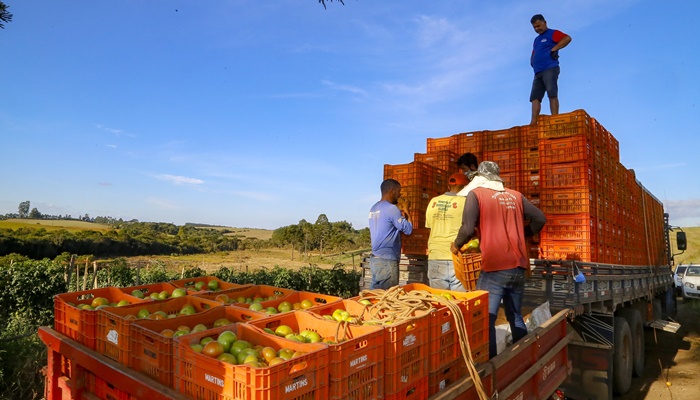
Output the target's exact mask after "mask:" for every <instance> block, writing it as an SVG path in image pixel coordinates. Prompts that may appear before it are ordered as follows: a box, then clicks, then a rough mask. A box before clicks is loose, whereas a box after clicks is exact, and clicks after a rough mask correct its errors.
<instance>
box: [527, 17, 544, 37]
mask: <svg viewBox="0 0 700 400" xmlns="http://www.w3.org/2000/svg"><path fill="white" fill-rule="evenodd" d="M530 23H531V24H532V27H533V28H534V29H535V32H537V34H538V35H541V34H543V33H545V32H546V31H547V21H545V19H544V17H543V16H542V14H535V15H533V16H532V18H530Z"/></svg>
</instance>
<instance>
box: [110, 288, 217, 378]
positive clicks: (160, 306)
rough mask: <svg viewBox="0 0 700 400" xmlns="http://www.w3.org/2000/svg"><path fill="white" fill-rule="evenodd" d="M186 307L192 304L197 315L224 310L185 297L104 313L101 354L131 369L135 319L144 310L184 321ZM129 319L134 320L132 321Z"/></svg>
mask: <svg viewBox="0 0 700 400" xmlns="http://www.w3.org/2000/svg"><path fill="white" fill-rule="evenodd" d="M186 304H191V305H192V306H193V307H194V309H195V311H196V312H197V313H201V312H203V311H206V310H210V309H212V308H215V307H223V306H222V305H221V304H220V303H218V302H215V301H211V300H206V299H201V298H198V297H195V296H182V297H176V298H174V299H168V300H163V301H158V302H153V301H149V302H146V303H142V304H134V305H130V306H125V307H112V308H107V309H102V310H99V311H98V314H97V351H98V352H99V353H101V354H104V355H106V356H107V357H109V358H111V359H113V360H115V361H118V362H120V363H122V364H124V365H126V366H127V367H130V366H131V344H132V341H131V326H132V322H133V321H135V320H136V317H135V315H136V314H137V313H138V311H139V310H140V309H142V308H143V309H146V310H148V311H149V313H151V314H152V313H154V312H156V311H163V312H165V313H166V314H168V315H176V317H175V319H179V318H181V315H180V314H179V313H180V310H181V309H182V307H183V306H185V305H186ZM129 315H132V316H134V317H133V318H132V317H129Z"/></svg>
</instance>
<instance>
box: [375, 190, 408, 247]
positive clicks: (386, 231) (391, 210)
mask: <svg viewBox="0 0 700 400" xmlns="http://www.w3.org/2000/svg"><path fill="white" fill-rule="evenodd" d="M401 232H403V233H405V234H406V235H410V234H411V232H413V225H412V224H411V223H410V222H408V220H406V218H404V217H403V216H402V215H401V211H400V210H399V208H398V207H396V205H395V204H391V203H389V202H388V201H386V200H380V201H378V202H377V203H376V204H375V205H373V206H372V208H371V209H370V210H369V235H370V239H371V241H372V255H373V256H375V257H379V258H386V259H389V260H396V261H398V260H399V259H400V258H401Z"/></svg>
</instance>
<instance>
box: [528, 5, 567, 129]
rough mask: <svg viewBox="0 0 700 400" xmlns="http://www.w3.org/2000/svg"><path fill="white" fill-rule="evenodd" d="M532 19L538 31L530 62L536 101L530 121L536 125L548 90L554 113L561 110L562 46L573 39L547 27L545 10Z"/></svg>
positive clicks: (531, 98)
mask: <svg viewBox="0 0 700 400" xmlns="http://www.w3.org/2000/svg"><path fill="white" fill-rule="evenodd" d="M530 23H531V24H532V27H533V28H534V29H535V32H537V37H536V38H535V42H534V43H533V46H532V54H531V55H530V65H531V66H532V69H533V70H534V71H535V79H533V80H532V90H531V91H530V103H532V119H531V120H530V125H535V124H537V117H538V116H539V115H540V110H541V109H542V99H543V98H544V93H545V92H547V97H549V109H550V111H551V112H552V115H557V114H559V93H558V92H559V88H558V85H557V80H558V79H559V50H560V49H563V48H564V47H566V46H567V45H568V44H569V43H571V36H569V35H567V34H566V33H564V32H561V31H558V30H555V29H549V28H547V21H545V19H544V17H543V16H542V14H537V15H534V16H533V17H532V18H531V19H530Z"/></svg>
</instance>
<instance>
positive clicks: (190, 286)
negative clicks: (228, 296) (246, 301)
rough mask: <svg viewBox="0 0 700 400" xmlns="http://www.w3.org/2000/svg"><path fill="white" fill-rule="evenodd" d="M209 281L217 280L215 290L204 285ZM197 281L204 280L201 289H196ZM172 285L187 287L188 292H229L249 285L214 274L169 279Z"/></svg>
mask: <svg viewBox="0 0 700 400" xmlns="http://www.w3.org/2000/svg"><path fill="white" fill-rule="evenodd" d="M209 281H217V282H219V289H218V290H215V291H211V290H209V288H208V287H207V286H206V284H208V283H209ZM197 282H204V283H205V285H204V287H203V288H202V290H197V289H196V288H195V285H196V284H197ZM170 283H171V284H172V285H175V286H176V287H181V288H185V289H187V291H188V293H206V292H209V293H229V292H231V291H236V290H238V289H242V288H246V287H249V286H250V285H239V284H237V283H231V282H226V281H223V280H221V279H219V278H217V277H215V276H199V277H196V278H185V279H178V280H175V281H170Z"/></svg>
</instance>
